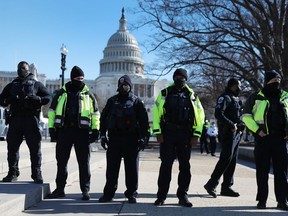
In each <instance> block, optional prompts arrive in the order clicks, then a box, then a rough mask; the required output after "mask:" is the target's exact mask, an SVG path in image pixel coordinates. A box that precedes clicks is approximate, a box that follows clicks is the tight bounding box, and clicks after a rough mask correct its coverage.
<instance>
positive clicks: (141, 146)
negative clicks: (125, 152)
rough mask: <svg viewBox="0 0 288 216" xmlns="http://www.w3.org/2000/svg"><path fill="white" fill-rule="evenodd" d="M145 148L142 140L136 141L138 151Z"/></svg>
mask: <svg viewBox="0 0 288 216" xmlns="http://www.w3.org/2000/svg"><path fill="white" fill-rule="evenodd" d="M145 147H146V143H145V140H144V139H139V140H138V151H144V149H145Z"/></svg>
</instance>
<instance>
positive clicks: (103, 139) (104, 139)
mask: <svg viewBox="0 0 288 216" xmlns="http://www.w3.org/2000/svg"><path fill="white" fill-rule="evenodd" d="M108 145H109V141H108V139H107V137H106V136H101V146H102V148H103V149H105V150H107V147H108Z"/></svg>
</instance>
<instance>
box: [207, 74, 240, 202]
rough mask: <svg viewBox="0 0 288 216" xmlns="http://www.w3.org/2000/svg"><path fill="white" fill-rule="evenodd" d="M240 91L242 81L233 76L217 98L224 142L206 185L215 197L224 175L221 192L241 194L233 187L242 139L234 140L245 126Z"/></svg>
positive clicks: (231, 194) (219, 130)
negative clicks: (242, 119)
mask: <svg viewBox="0 0 288 216" xmlns="http://www.w3.org/2000/svg"><path fill="white" fill-rule="evenodd" d="M240 91H241V82H240V81H239V80H237V79H235V78H231V79H230V80H229V81H228V84H227V87H226V89H225V92H224V93H223V94H222V95H220V97H219V98H218V99H217V104H216V107H215V117H216V119H217V120H218V122H217V123H218V132H219V136H220V140H221V144H222V151H221V154H220V158H219V160H218V162H217V164H216V166H215V169H214V171H213V173H212V175H211V178H210V179H209V181H208V182H207V183H206V184H205V185H204V188H205V189H206V191H207V192H208V193H209V194H210V195H211V196H213V197H214V198H216V197H217V194H216V187H217V185H218V184H219V179H220V177H221V176H222V175H223V183H222V185H221V193H220V194H221V195H222V196H231V197H238V196H240V194H239V193H238V192H235V191H234V190H233V189H232V188H231V186H232V185H233V176H234V171H235V167H236V162H237V156H238V146H239V141H240V139H238V140H236V139H235V140H234V138H235V137H236V135H237V136H238V133H241V132H240V131H243V130H244V128H245V127H244V123H243V122H242V121H241V119H240V115H241V109H242V107H241V104H242V103H241V101H240V100H239V98H238V96H239V93H240Z"/></svg>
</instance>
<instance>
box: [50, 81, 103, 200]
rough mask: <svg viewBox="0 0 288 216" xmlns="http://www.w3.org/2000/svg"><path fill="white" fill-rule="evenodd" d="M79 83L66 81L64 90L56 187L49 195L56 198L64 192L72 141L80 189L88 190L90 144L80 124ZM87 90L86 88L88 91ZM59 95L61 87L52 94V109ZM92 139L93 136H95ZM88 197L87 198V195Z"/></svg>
mask: <svg viewBox="0 0 288 216" xmlns="http://www.w3.org/2000/svg"><path fill="white" fill-rule="evenodd" d="M84 86H85V84H84V83H83V85H82V87H80V88H78V87H75V86H74V85H73V84H72V82H68V83H66V84H65V87H66V93H67V102H66V110H65V111H64V112H65V117H64V124H63V126H62V127H59V128H57V144H56V159H57V176H56V186H57V188H56V189H55V191H53V193H52V194H51V195H49V196H48V198H57V197H59V196H61V194H63V196H64V188H65V185H66V180H67V176H68V170H67V164H68V160H69V158H70V153H71V149H72V146H73V145H74V148H75V152H76V157H77V162H78V165H79V180H80V189H81V191H82V193H83V195H84V194H86V193H88V192H89V190H90V178H91V173H90V148H91V147H90V145H89V142H90V141H89V128H80V127H79V112H80V111H79V97H81V96H80V94H79V92H80V91H81V90H82V89H83V87H84ZM88 93H89V92H88ZM60 96H61V90H60V92H58V94H56V95H55V97H54V98H53V101H52V103H51V107H50V108H52V109H53V110H55V109H56V106H57V103H58V102H57V101H58V98H59V97H60ZM89 96H90V97H92V98H93V106H94V110H95V112H97V111H98V106H97V103H96V100H95V99H94V97H93V96H92V95H91V94H90V93H89ZM94 141H95V140H94ZM87 199H88V198H87Z"/></svg>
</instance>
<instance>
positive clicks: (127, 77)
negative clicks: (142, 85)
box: [118, 75, 132, 89]
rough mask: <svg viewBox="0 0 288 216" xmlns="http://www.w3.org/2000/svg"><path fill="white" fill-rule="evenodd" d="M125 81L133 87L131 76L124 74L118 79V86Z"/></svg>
mask: <svg viewBox="0 0 288 216" xmlns="http://www.w3.org/2000/svg"><path fill="white" fill-rule="evenodd" d="M124 83H126V84H128V85H129V86H130V88H131V89H132V82H131V79H130V77H129V76H127V75H124V76H122V77H120V78H119V80H118V88H119V87H120V86H121V85H123V84H124Z"/></svg>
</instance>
